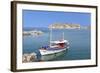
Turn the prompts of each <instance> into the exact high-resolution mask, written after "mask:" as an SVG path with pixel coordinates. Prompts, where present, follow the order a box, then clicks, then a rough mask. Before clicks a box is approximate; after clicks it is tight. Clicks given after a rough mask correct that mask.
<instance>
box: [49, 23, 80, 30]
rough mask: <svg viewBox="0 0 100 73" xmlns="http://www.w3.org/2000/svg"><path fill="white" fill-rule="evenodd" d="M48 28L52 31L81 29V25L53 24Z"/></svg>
mask: <svg viewBox="0 0 100 73" xmlns="http://www.w3.org/2000/svg"><path fill="white" fill-rule="evenodd" d="M48 28H52V29H80V24H60V23H56V24H51V25H50V26H49V27H48Z"/></svg>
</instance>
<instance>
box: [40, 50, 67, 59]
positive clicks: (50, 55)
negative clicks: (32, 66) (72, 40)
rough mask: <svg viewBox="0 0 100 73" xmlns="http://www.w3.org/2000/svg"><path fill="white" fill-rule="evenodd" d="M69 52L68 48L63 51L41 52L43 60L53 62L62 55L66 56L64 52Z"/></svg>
mask: <svg viewBox="0 0 100 73" xmlns="http://www.w3.org/2000/svg"><path fill="white" fill-rule="evenodd" d="M66 50H67V48H65V49H61V50H54V51H43V50H42V51H41V50H40V53H41V60H46V61H47V60H52V59H54V58H56V57H58V56H61V55H62V54H64V52H65V51H66Z"/></svg>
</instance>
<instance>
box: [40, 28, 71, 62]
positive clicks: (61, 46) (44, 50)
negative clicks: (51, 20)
mask: <svg viewBox="0 0 100 73" xmlns="http://www.w3.org/2000/svg"><path fill="white" fill-rule="evenodd" d="M68 48H69V42H68V40H65V39H64V32H63V38H62V39H60V40H56V41H52V29H51V31H50V44H49V45H47V46H42V47H41V48H40V49H39V52H40V54H41V60H52V59H54V58H56V57H58V56H60V55H62V54H64V52H65V51H66V50H67V49H68Z"/></svg>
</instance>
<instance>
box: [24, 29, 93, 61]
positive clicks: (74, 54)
mask: <svg viewBox="0 0 100 73" xmlns="http://www.w3.org/2000/svg"><path fill="white" fill-rule="evenodd" d="M32 30H39V31H42V32H43V34H41V35H39V36H35V35H23V54H25V53H32V52H35V53H36V54H37V58H38V60H40V59H41V54H40V52H39V49H40V48H41V47H42V46H46V45H49V44H50V30H49V29H48V28H24V29H23V31H32ZM63 32H64V39H65V40H68V41H69V49H68V50H67V51H66V52H64V54H63V55H61V56H59V57H56V58H54V59H52V61H62V60H85V59H91V30H90V29H53V30H52V40H59V39H62V38H63V37H62V36H63V35H62V33H63Z"/></svg>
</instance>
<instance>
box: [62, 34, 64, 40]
mask: <svg viewBox="0 0 100 73" xmlns="http://www.w3.org/2000/svg"><path fill="white" fill-rule="evenodd" d="M62 34H63V40H64V32H63V33H62Z"/></svg>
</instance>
